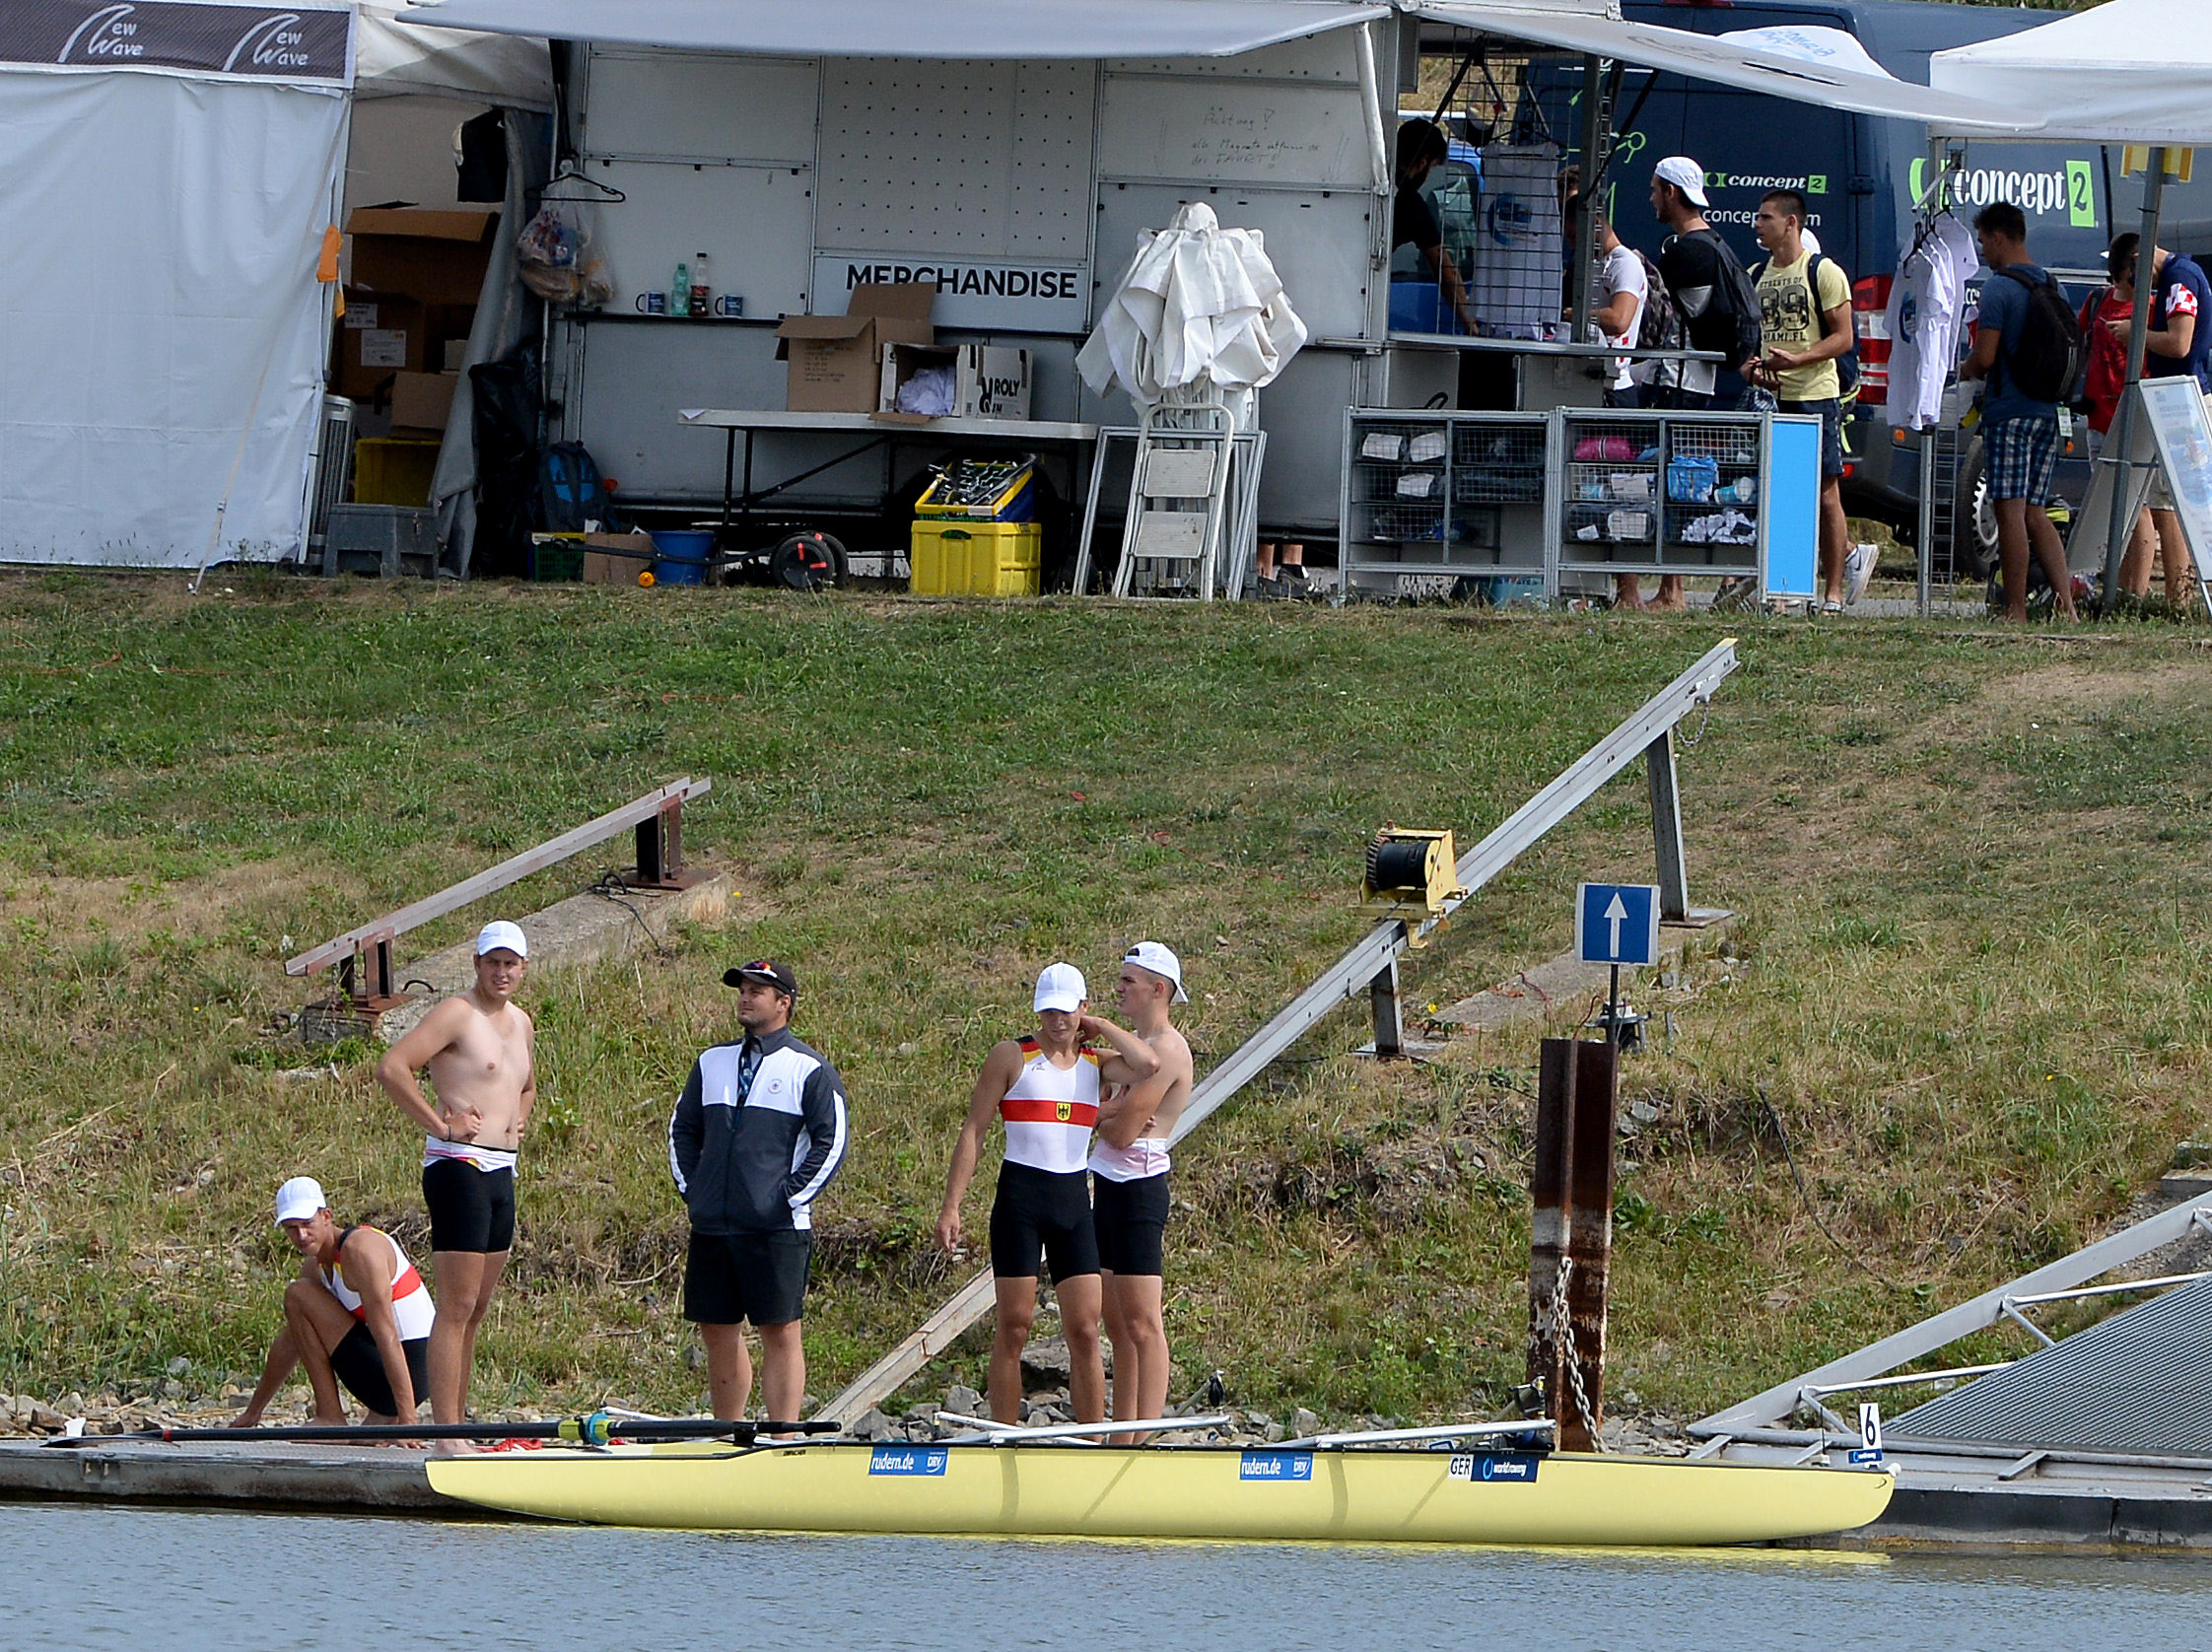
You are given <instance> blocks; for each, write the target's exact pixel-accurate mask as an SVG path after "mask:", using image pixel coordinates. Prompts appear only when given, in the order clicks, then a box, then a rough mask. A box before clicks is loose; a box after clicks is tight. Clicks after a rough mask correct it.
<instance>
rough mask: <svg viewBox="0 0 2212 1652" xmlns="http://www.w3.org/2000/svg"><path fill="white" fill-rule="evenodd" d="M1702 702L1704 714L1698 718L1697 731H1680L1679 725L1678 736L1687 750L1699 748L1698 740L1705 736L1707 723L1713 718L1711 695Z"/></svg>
mask: <svg viewBox="0 0 2212 1652" xmlns="http://www.w3.org/2000/svg"><path fill="white" fill-rule="evenodd" d="M1701 704H1702V705H1703V707H1704V715H1703V716H1701V717H1700V718H1698V719H1697V732H1696V733H1694V734H1687V733H1683V732H1681V731H1680V727H1679V725H1678V727H1677V733H1676V738H1678V739H1680V740H1681V741H1682V747H1683V750H1685V751H1694V750H1695V749H1696V748H1697V742H1698V741H1699V740H1702V739H1703V738H1704V737H1705V724H1706V723H1710V722H1712V720H1713V703H1712V697H1711V696H1710V695H1708V696H1706V698H1705V699H1704V700H1703V701H1702V702H1701Z"/></svg>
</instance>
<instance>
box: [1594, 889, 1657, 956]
mask: <svg viewBox="0 0 2212 1652" xmlns="http://www.w3.org/2000/svg"><path fill="white" fill-rule="evenodd" d="M1574 952H1575V956H1576V957H1578V958H1580V959H1581V960H1582V961H1583V962H1584V963H1586V964H1623V965H1636V966H1643V965H1650V964H1656V963H1657V962H1658V961H1659V890H1658V886H1657V885H1655V884H1650V883H1585V884H1583V885H1582V886H1581V888H1580V889H1579V890H1578V891H1577V893H1576V896H1575V902H1574Z"/></svg>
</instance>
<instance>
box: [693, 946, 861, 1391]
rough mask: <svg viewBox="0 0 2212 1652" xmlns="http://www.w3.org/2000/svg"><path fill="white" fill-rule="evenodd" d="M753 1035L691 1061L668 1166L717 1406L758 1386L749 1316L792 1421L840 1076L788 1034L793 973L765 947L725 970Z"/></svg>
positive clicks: (836, 1149)
mask: <svg viewBox="0 0 2212 1652" xmlns="http://www.w3.org/2000/svg"><path fill="white" fill-rule="evenodd" d="M722 979H723V984H724V985H725V986H726V987H733V988H735V989H736V990H737V1019H738V1021H739V1022H740V1023H741V1024H742V1025H743V1026H744V1029H745V1036H744V1037H743V1038H742V1039H740V1040H739V1041H737V1042H736V1043H733V1044H717V1045H715V1046H714V1047H713V1048H712V1049H710V1050H708V1051H706V1052H705V1053H704V1054H703V1055H701V1056H700V1058H699V1059H698V1061H696V1062H694V1063H693V1064H692V1067H691V1077H690V1079H689V1081H688V1082H686V1083H685V1085H684V1087H683V1094H682V1096H681V1097H679V1098H678V1099H677V1101H676V1110H675V1113H674V1115H673V1116H672V1117H671V1118H670V1119H669V1121H668V1164H669V1167H670V1168H671V1169H672V1170H673V1171H674V1173H675V1178H676V1191H677V1192H679V1193H681V1194H682V1195H683V1200H684V1205H686V1207H688V1209H689V1210H690V1212H691V1246H690V1250H689V1252H688V1254H687V1255H686V1257H685V1259H684V1281H683V1316H684V1318H685V1319H688V1320H690V1321H692V1322H693V1323H694V1324H696V1325H697V1326H698V1327H699V1336H700V1340H701V1341H702V1342H705V1343H706V1345H707V1386H708V1390H709V1394H710V1396H711V1398H712V1401H713V1405H714V1412H715V1415H717V1416H719V1417H732V1418H737V1417H742V1416H743V1415H744V1414H745V1403H746V1400H747V1397H748V1396H749V1395H750V1393H751V1391H752V1386H753V1368H752V1356H751V1355H750V1354H749V1353H748V1352H747V1350H746V1347H745V1329H744V1323H743V1322H744V1321H746V1320H750V1321H751V1322H752V1323H753V1327H754V1329H755V1330H757V1331H758V1332H759V1333H760V1343H761V1399H762V1401H763V1403H764V1404H765V1405H766V1407H767V1411H768V1416H769V1418H770V1419H771V1420H773V1421H777V1422H793V1421H796V1420H797V1419H798V1413H799V1407H800V1404H801V1397H802V1396H803V1395H804V1394H805V1392H806V1354H805V1350H804V1348H803V1347H802V1346H801V1345H800V1342H799V1320H800V1316H801V1312H802V1309H803V1305H804V1302H805V1298H806V1276H807V1272H808V1268H809V1266H810V1264H811V1262H812V1260H813V1243H814V1236H813V1225H814V1200H815V1198H816V1197H817V1196H818V1195H819V1194H820V1193H821V1191H822V1189H823V1188H825V1187H826V1186H828V1185H829V1179H830V1178H831V1177H832V1176H834V1175H835V1174H836V1173H837V1167H838V1166H839V1165H840V1164H842V1163H843V1162H844V1161H845V1144H846V1124H845V1085H844V1082H843V1081H842V1080H841V1079H840V1078H839V1077H838V1076H837V1069H836V1068H835V1067H831V1066H830V1064H829V1063H828V1062H826V1061H824V1060H823V1059H822V1056H821V1053H820V1052H819V1051H817V1050H815V1049H813V1048H812V1047H811V1046H809V1045H807V1044H804V1043H801V1042H800V1041H799V1040H798V1039H796V1038H795V1037H794V1036H793V1035H792V1032H791V1018H792V1006H793V1004H794V1003H795V1002H796V1001H797V998H798V981H797V978H796V977H795V976H794V975H793V974H792V972H791V970H790V968H789V967H787V966H786V965H783V964H779V963H776V962H774V961H772V960H770V959H766V958H763V959H759V960H757V961H755V962H753V963H749V964H742V965H739V966H738V967H737V968H735V969H732V970H729V971H726V973H725V974H724V976H723V978H722Z"/></svg>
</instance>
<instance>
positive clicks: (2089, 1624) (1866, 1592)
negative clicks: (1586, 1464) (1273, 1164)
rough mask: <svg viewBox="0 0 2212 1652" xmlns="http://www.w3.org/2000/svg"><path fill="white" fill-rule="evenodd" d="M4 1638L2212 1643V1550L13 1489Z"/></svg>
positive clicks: (151, 1646) (213, 1645) (2010, 1646)
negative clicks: (1371, 1531)
mask: <svg viewBox="0 0 2212 1652" xmlns="http://www.w3.org/2000/svg"><path fill="white" fill-rule="evenodd" d="M0 1556H5V1577H6V1583H5V1585H4V1586H0V1646H5V1647H6V1648H8V1649H9V1652H15V1649H17V1648H24V1649H27V1652H29V1649H37V1652H45V1649H48V1648H77V1647H101V1648H112V1647H129V1648H133V1649H134V1652H171V1649H176V1652H199V1649H202V1648H205V1649H207V1652H261V1649H263V1648H267V1649H271V1652H274V1649H278V1648H282V1649H284V1652H295V1649H298V1648H329V1649H331V1652H354V1649H356V1648H374V1649H376V1652H389V1649H392V1648H402V1647H416V1646H431V1645H438V1646H453V1647H463V1646H465V1647H529V1648H542V1649H545V1652H565V1649H569V1648H591V1649H597V1648H647V1647H651V1648H656V1649H657V1648H671V1649H672V1648H690V1647H728V1648H743V1649H747V1652H750V1649H753V1648H775V1647H805V1648H809V1649H812V1648H847V1647H851V1648H868V1649H874V1648H907V1647H929V1648H938V1647H942V1648H948V1649H953V1648H956V1649H959V1652H975V1649H977V1648H986V1647H1036V1646H1060V1645H1069V1646H1083V1647H1092V1646H1098V1645H1102V1644H1105V1643H1107V1642H1109V1641H1110V1640H1111V1641H1118V1642H1119V1643H1120V1644H1122V1645H1125V1646H1127V1647H1129V1648H1131V1649H1132V1652H1186V1649H1188V1652H1200V1649H1204V1652H1223V1649H1238V1652H1241V1649H1243V1648H1248V1647H1249V1648H1263V1647H1264V1648H1269V1649H1271V1652H1272V1649H1274V1648H1278V1647H1281V1648H1293V1647H1295V1648H1306V1647H1316V1648H1328V1649H1330V1652H1339V1649H1342V1648H1349V1647H1385V1648H1389V1649H1390V1652H1417V1649H1419V1648H1426V1647H1450V1648H1464V1647H1492V1646H1495V1647H1513V1648H1521V1647H1528V1648H1542V1649H1544V1652H1600V1649H1602V1652H1665V1649H1672V1648H1684V1649H1686V1652H1687V1649H1694V1652H1716V1649H1728V1652H1735V1649H1738V1648H1742V1649H1746V1652H1764V1649H1766V1648H1804V1649H1807V1652H1829V1649H1831V1648H1843V1647H1879V1648H1881V1649H1882V1652H1923V1649H1924V1652H1983V1649H1987V1652H2024V1649H2025V1652H2072V1649H2074V1648H2080V1649H2082V1652H2109V1649H2113V1648H2123V1647H2131V1646H2132V1647H2142V1648H2145V1649H2150V1648H2156V1649H2157V1652H2189V1649H2191V1648H2207V1647H2212V1559H2202V1560H2189V1559H2132V1560H2121V1559H2109V1558H2081V1559H2060V1558H2044V1557H2036V1558H1979V1557H1976V1558H1964V1557H1953V1556H1946V1557H1941V1558H1931V1557H1925V1556H1917V1555H1915V1556H1907V1557H1903V1558H1884V1557H1867V1556H1858V1555H1824V1554H1789V1553H1781V1552H1774V1551H1763V1552H1741V1553H1730V1554H1725V1555H1707V1556H1698V1555H1691V1554H1626V1555H1622V1554H1606V1553H1600V1552H1591V1551H1583V1552H1575V1553H1557V1552H1552V1553H1546V1552H1539V1551H1527V1552H1520V1551H1512V1550H1502V1549H1488V1550H1468V1551H1447V1550H1441V1549H1418V1550H1413V1549H1311V1548H1309V1549H1269V1548H1262V1547H1258V1546H1251V1545H1217V1546H1216V1545H1153V1544H1075V1543H1054V1544H1039V1543H1023V1544H1014V1543H953V1542H941V1541H927V1540H922V1539H913V1538H844V1539H821V1538H743V1537H709V1536H696V1535H690V1534H683V1533H650V1532H625V1531H596V1530H584V1529H574V1528H567V1527H554V1526H525V1525H512V1526H510V1525H479V1524H466V1525H462V1524H455V1525H441V1524H433V1523H429V1522H419V1521H403V1520H338V1519H304V1518H295V1517H290V1516H281V1515H239V1514H199V1513H175V1512H167V1511H150V1510H136V1509H107V1508H77V1507H68V1506H24V1505H15V1506H0Z"/></svg>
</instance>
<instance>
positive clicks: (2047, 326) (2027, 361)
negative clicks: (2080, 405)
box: [1997, 265, 2089, 402]
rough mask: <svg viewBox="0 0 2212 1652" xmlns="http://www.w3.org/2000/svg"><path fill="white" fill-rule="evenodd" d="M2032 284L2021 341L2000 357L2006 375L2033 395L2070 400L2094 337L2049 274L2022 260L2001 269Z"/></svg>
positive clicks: (2016, 386)
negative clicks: (2039, 277) (2029, 267)
mask: <svg viewBox="0 0 2212 1652" xmlns="http://www.w3.org/2000/svg"><path fill="white" fill-rule="evenodd" d="M1997 273H1998V274H1999V275H2001V276H2004V277H2006V278H2007V279H2008V280H2012V281H2017V282H2019V283H2020V285H2021V286H2023V287H2025V288H2027V289H2028V315H2027V319H2026V320H2025V321H2023V322H2022V324H2021V328H2020V342H2019V343H2018V344H2016V345H2014V346H2013V348H2012V351H2011V353H2010V355H2009V356H2005V357H2003V358H2001V359H2002V360H2003V364H2004V371H2005V379H2006V382H2008V383H2009V384H2010V385H2011V386H2012V388H2014V389H2015V390H2018V391H2019V392H2020V393H2021V394H2022V395H2024V396H2026V397H2027V398H2028V399H2029V400H2030V401H2050V402H2058V401H2071V400H2073V399H2074V397H2075V396H2077V395H2078V394H2080V392H2081V385H2082V379H2083V378H2084V377H2085V375H2086V374H2087V373H2088V371H2089V340H2088V339H2087V338H2086V337H2085V336H2084V335H2083V333H2082V319H2081V317H2080V316H2079V315H2076V314H2075V313H2074V307H2073V306H2072V305H2070V304H2068V303H2067V302H2066V295H2065V294H2064V293H2063V292H2061V291H2059V287H2058V283H2057V282H2056V281H2055V280H2053V279H2052V278H2051V277H2049V276H2047V275H2046V276H2044V277H2043V278H2042V280H2040V281H2038V280H2037V279H2036V278H2035V277H2034V276H2032V275H2030V274H2028V273H2027V272H2026V271H2025V270H2022V269H2021V268H2019V267H2018V266H2017V265H2008V266H2006V267H2005V268H2004V269H2001V270H1999V271H1997Z"/></svg>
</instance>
